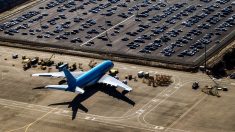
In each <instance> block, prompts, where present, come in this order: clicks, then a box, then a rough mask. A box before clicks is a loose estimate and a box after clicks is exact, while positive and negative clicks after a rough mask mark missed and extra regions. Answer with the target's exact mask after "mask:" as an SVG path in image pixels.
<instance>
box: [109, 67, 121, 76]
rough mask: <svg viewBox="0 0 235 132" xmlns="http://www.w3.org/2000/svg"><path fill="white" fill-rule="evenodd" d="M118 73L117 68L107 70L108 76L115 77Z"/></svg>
mask: <svg viewBox="0 0 235 132" xmlns="http://www.w3.org/2000/svg"><path fill="white" fill-rule="evenodd" d="M118 73H119V71H118V69H117V68H112V69H111V70H109V75H110V76H113V77H114V76H116V75H117V74H118Z"/></svg>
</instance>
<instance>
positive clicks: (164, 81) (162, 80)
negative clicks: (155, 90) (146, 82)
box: [155, 74, 172, 86]
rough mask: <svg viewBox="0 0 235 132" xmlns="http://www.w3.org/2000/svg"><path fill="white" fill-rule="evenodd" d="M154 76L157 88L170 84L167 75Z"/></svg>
mask: <svg viewBox="0 0 235 132" xmlns="http://www.w3.org/2000/svg"><path fill="white" fill-rule="evenodd" d="M155 76H156V78H155V83H156V85H158V86H168V85H170V84H171V83H172V80H171V76H169V75H162V74H155Z"/></svg>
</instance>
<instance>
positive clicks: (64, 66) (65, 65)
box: [58, 63, 69, 71]
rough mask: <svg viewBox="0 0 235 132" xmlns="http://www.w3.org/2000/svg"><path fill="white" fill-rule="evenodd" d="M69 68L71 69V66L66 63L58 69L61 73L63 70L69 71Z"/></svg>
mask: <svg viewBox="0 0 235 132" xmlns="http://www.w3.org/2000/svg"><path fill="white" fill-rule="evenodd" d="M68 67H69V64H68V63H64V64H63V65H60V66H59V68H58V69H59V71H62V70H63V68H66V69H68Z"/></svg>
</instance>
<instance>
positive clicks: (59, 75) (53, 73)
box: [32, 71, 84, 78]
mask: <svg viewBox="0 0 235 132" xmlns="http://www.w3.org/2000/svg"><path fill="white" fill-rule="evenodd" d="M83 73H84V72H82V71H79V72H72V75H73V76H74V77H79V76H81V75H82V74H83ZM32 77H54V78H59V77H65V75H64V72H51V73H37V74H32Z"/></svg>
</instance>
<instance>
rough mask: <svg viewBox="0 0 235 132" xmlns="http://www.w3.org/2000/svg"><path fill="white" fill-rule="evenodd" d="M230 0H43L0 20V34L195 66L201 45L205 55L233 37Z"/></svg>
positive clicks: (200, 58)
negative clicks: (162, 0) (165, 0)
mask: <svg viewBox="0 0 235 132" xmlns="http://www.w3.org/2000/svg"><path fill="white" fill-rule="evenodd" d="M232 2H233V1H232V0H216V1H214V0H200V1H199V0H185V1H182V0H172V1H168V2H161V1H156V2H154V1H148V0H145V1H138V0H136V1H130V2H127V1H126V0H108V1H102V0H89V1H88V0H84V1H83V0H68V1H67V0H49V1H45V2H41V3H40V4H38V5H36V6H34V7H32V8H31V9H29V10H25V11H24V12H21V13H19V14H16V15H14V16H13V17H10V18H8V19H6V20H3V21H1V24H0V36H1V37H3V38H14V39H19V40H27V41H32V42H37V43H38V42H41V43H42V46H43V43H47V44H50V46H52V47H53V46H60V47H61V48H64V47H67V48H68V47H69V48H70V49H73V50H80V49H82V50H85V51H89V52H95V53H109V54H113V55H116V56H125V57H131V58H136V59H138V58H141V59H148V60H155V61H161V62H166V63H176V64H182V65H198V64H200V63H201V62H202V61H203V59H204V52H205V49H206V50H207V53H208V56H210V55H212V54H213V53H215V52H217V51H218V50H220V49H221V48H223V47H224V46H225V45H227V44H228V41H229V40H227V39H231V38H233V35H234V33H233V31H234V29H235V26H234V25H235V14H234V10H235V6H234V4H233V3H232ZM31 45H33V43H32V44H31Z"/></svg>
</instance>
